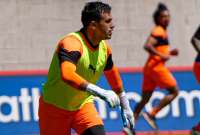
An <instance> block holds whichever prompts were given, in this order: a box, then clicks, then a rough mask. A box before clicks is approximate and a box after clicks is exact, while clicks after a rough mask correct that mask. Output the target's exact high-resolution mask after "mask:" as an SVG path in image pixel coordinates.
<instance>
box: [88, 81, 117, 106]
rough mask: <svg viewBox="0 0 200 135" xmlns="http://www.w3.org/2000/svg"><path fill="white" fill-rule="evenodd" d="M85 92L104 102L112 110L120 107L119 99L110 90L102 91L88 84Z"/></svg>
mask: <svg viewBox="0 0 200 135" xmlns="http://www.w3.org/2000/svg"><path fill="white" fill-rule="evenodd" d="M86 91H87V92H89V93H90V94H92V95H94V96H97V97H99V98H101V99H103V100H105V101H106V102H107V103H108V105H109V106H110V107H112V108H114V107H117V106H119V105H120V101H119V97H118V96H117V94H115V92H114V91H112V90H104V89H102V88H100V87H98V86H96V85H94V84H91V83H89V84H88V85H87V86H86Z"/></svg>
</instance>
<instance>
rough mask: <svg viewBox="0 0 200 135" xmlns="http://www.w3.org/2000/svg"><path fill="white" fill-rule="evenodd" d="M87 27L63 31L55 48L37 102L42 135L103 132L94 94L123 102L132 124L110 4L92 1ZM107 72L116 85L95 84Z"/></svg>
mask: <svg viewBox="0 0 200 135" xmlns="http://www.w3.org/2000/svg"><path fill="white" fill-rule="evenodd" d="M81 20H82V24H83V28H82V29H81V30H80V31H77V32H73V33H70V34H68V35H67V36H65V37H64V38H63V39H61V40H60V42H59V43H58V46H57V49H56V51H55V53H54V56H53V59H52V62H51V65H50V68H49V72H48V79H47V82H46V83H45V85H44V86H43V89H42V96H41V98H40V103H39V126H40V134H41V135H70V134H71V128H73V129H74V130H75V131H76V132H77V133H78V134H79V135H105V131H104V126H103V122H102V120H101V118H100V117H99V115H98V112H97V111H96V108H95V106H94V103H93V96H97V97H100V98H101V99H103V100H105V101H106V102H107V103H108V104H109V106H110V107H116V106H118V105H120V106H121V109H122V111H123V112H124V113H123V118H125V120H126V122H127V123H128V124H129V125H133V124H134V117H133V112H132V111H131V109H130V106H129V101H128V100H127V98H126V94H125V92H124V91H123V86H122V81H121V79H120V75H119V73H118V71H117V68H116V67H115V66H114V64H113V61H112V53H111V49H110V47H109V46H108V43H107V42H106V41H105V40H106V39H110V38H111V36H112V32H113V29H114V24H113V20H112V15H111V7H110V6H109V5H108V4H105V3H102V2H99V1H97V2H88V3H86V5H85V7H84V9H83V10H82V18H81ZM102 72H104V74H105V76H106V78H107V80H108V82H109V84H110V85H111V87H112V89H113V90H114V92H113V91H112V90H104V89H102V88H100V87H98V86H97V85H95V83H96V82H97V80H98V79H99V78H100V76H101V74H102Z"/></svg>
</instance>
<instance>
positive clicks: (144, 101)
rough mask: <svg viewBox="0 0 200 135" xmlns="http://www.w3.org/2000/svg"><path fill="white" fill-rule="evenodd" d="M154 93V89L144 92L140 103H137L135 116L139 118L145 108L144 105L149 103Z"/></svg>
mask: <svg viewBox="0 0 200 135" xmlns="http://www.w3.org/2000/svg"><path fill="white" fill-rule="evenodd" d="M152 93H153V92H152V91H150V92H148V91H143V92H142V99H141V100H140V102H139V103H138V104H136V106H135V109H134V117H135V119H136V120H137V119H138V117H139V114H140V112H141V110H142V109H143V108H144V106H145V105H146V104H147V103H148V101H149V99H150V98H151V96H152Z"/></svg>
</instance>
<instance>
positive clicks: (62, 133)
mask: <svg viewBox="0 0 200 135" xmlns="http://www.w3.org/2000/svg"><path fill="white" fill-rule="evenodd" d="M70 119H73V117H72V115H71V114H69V116H67V115H66V113H65V110H62V109H59V108H57V107H54V106H53V105H50V104H47V103H45V102H44V101H43V99H42V98H40V102H39V126H40V135H70V134H71V131H70V125H69V123H70Z"/></svg>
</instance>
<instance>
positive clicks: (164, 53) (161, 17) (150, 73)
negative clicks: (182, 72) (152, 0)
mask: <svg viewBox="0 0 200 135" xmlns="http://www.w3.org/2000/svg"><path fill="white" fill-rule="evenodd" d="M153 19H154V22H155V27H154V28H153V30H152V32H151V35H150V36H149V37H148V39H147V41H146V43H145V45H144V49H145V50H146V51H147V52H148V53H149V58H148V60H147V62H146V64H145V66H144V69H143V77H144V78H143V79H144V80H143V85H142V99H141V101H140V102H139V103H138V104H137V105H136V107H135V110H134V117H135V119H136V120H137V119H138V117H139V114H140V112H141V110H142V109H143V107H144V106H145V105H146V104H147V102H148V101H149V99H150V98H151V96H152V93H153V91H154V90H155V88H156V87H157V86H159V87H160V88H164V89H166V90H167V91H168V95H166V96H165V97H164V98H163V99H161V101H160V102H159V104H158V105H157V106H155V107H154V108H153V110H152V111H151V112H150V113H149V112H144V113H142V114H143V116H144V118H145V119H146V120H147V122H148V123H149V124H150V125H151V126H152V127H153V128H155V129H156V128H157V125H156V123H155V116H156V114H157V113H158V112H159V111H160V110H161V109H162V108H163V107H165V106H166V105H168V104H170V103H171V102H172V100H173V99H174V98H175V97H176V96H177V95H178V91H179V90H178V87H177V83H176V80H175V79H174V77H173V76H172V74H171V73H170V71H169V70H168V69H167V67H165V63H166V62H167V61H168V60H169V59H170V58H171V56H177V55H178V49H172V50H170V46H169V41H168V35H167V27H168V24H169V21H170V14H169V10H168V8H167V7H166V5H165V4H163V3H159V4H158V7H157V9H156V11H155V12H154V14H153Z"/></svg>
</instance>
